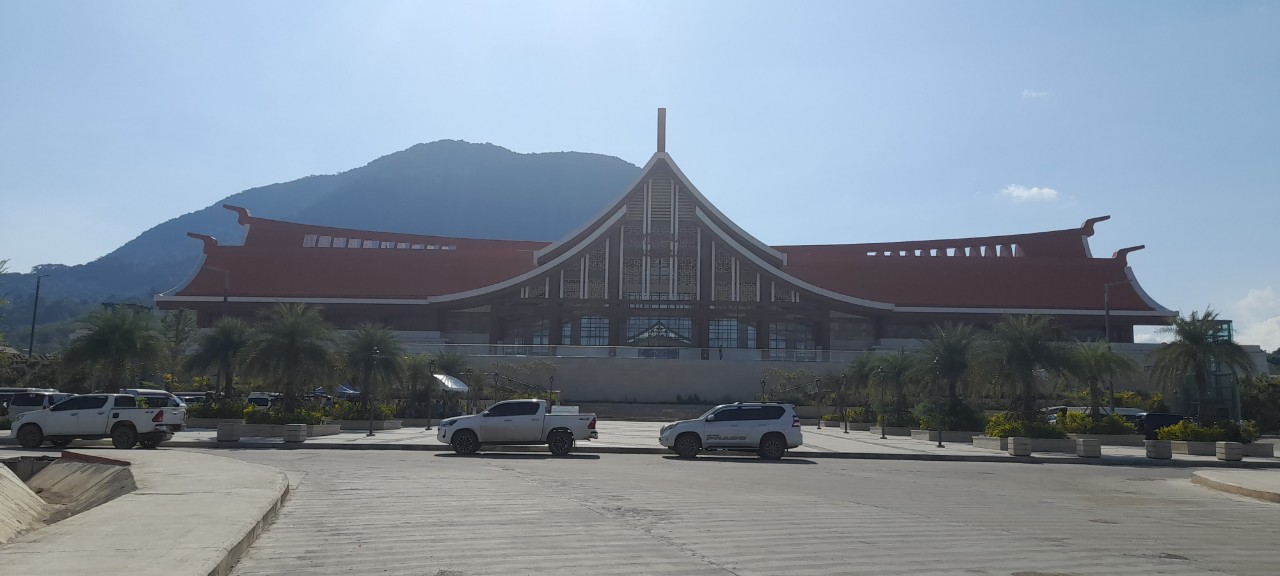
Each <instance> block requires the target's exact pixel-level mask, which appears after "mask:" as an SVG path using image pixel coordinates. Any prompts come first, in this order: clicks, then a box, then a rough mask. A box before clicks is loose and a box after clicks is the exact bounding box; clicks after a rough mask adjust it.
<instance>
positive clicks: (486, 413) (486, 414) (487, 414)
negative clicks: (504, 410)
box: [480, 410, 492, 418]
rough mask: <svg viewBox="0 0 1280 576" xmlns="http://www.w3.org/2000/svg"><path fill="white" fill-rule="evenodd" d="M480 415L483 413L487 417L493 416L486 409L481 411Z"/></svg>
mask: <svg viewBox="0 0 1280 576" xmlns="http://www.w3.org/2000/svg"><path fill="white" fill-rule="evenodd" d="M480 415H481V416H483V417H485V418H488V417H490V416H492V414H490V413H489V411H488V410H485V411H484V412H481V413H480Z"/></svg>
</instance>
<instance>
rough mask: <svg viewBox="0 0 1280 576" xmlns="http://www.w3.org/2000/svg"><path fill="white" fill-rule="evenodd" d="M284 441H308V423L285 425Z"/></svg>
mask: <svg viewBox="0 0 1280 576" xmlns="http://www.w3.org/2000/svg"><path fill="white" fill-rule="evenodd" d="M284 441H285V442H306V441H307V425H306V424H285V425H284Z"/></svg>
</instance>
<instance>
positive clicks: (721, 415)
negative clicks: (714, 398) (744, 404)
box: [716, 408, 742, 422]
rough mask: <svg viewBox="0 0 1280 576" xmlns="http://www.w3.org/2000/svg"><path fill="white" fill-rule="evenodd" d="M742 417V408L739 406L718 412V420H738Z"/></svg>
mask: <svg viewBox="0 0 1280 576" xmlns="http://www.w3.org/2000/svg"><path fill="white" fill-rule="evenodd" d="M741 419H742V418H741V409H739V408H725V409H724V410H721V411H719V412H716V422H737V421H738V420H741Z"/></svg>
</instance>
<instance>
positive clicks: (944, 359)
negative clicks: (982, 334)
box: [918, 322, 978, 403]
mask: <svg viewBox="0 0 1280 576" xmlns="http://www.w3.org/2000/svg"><path fill="white" fill-rule="evenodd" d="M977 340H978V333H977V331H975V330H974V329H973V326H970V325H968V324H955V323H952V322H947V323H945V324H936V325H933V326H930V327H929V329H928V331H927V332H926V334H925V341H924V349H923V350H921V351H920V352H918V354H920V356H921V357H922V359H923V360H924V361H925V362H927V363H928V371H929V374H928V376H929V377H931V378H930V380H935V381H937V382H938V383H939V385H940V386H941V387H942V388H943V389H944V390H945V393H946V397H947V400H948V402H949V403H950V402H954V401H955V400H956V399H957V398H959V397H960V393H961V392H960V386H961V384H963V383H964V382H965V379H966V378H967V377H968V375H969V358H970V353H971V352H972V351H973V346H974V343H975V342H977Z"/></svg>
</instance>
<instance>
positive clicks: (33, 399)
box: [9, 392, 71, 419]
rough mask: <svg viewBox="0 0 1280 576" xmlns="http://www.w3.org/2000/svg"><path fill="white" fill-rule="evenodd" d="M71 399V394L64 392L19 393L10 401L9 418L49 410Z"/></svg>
mask: <svg viewBox="0 0 1280 576" xmlns="http://www.w3.org/2000/svg"><path fill="white" fill-rule="evenodd" d="M69 397H71V395H70V394H63V393H62V392H19V393H17V394H14V395H13V398H11V399H10V400H9V418H10V419H12V418H14V417H15V416H17V415H18V414H22V413H24V412H31V411H35V410H44V409H47V408H49V407H50V406H53V405H54V404H57V403H59V402H61V401H63V400H66V399H67V398H69Z"/></svg>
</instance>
